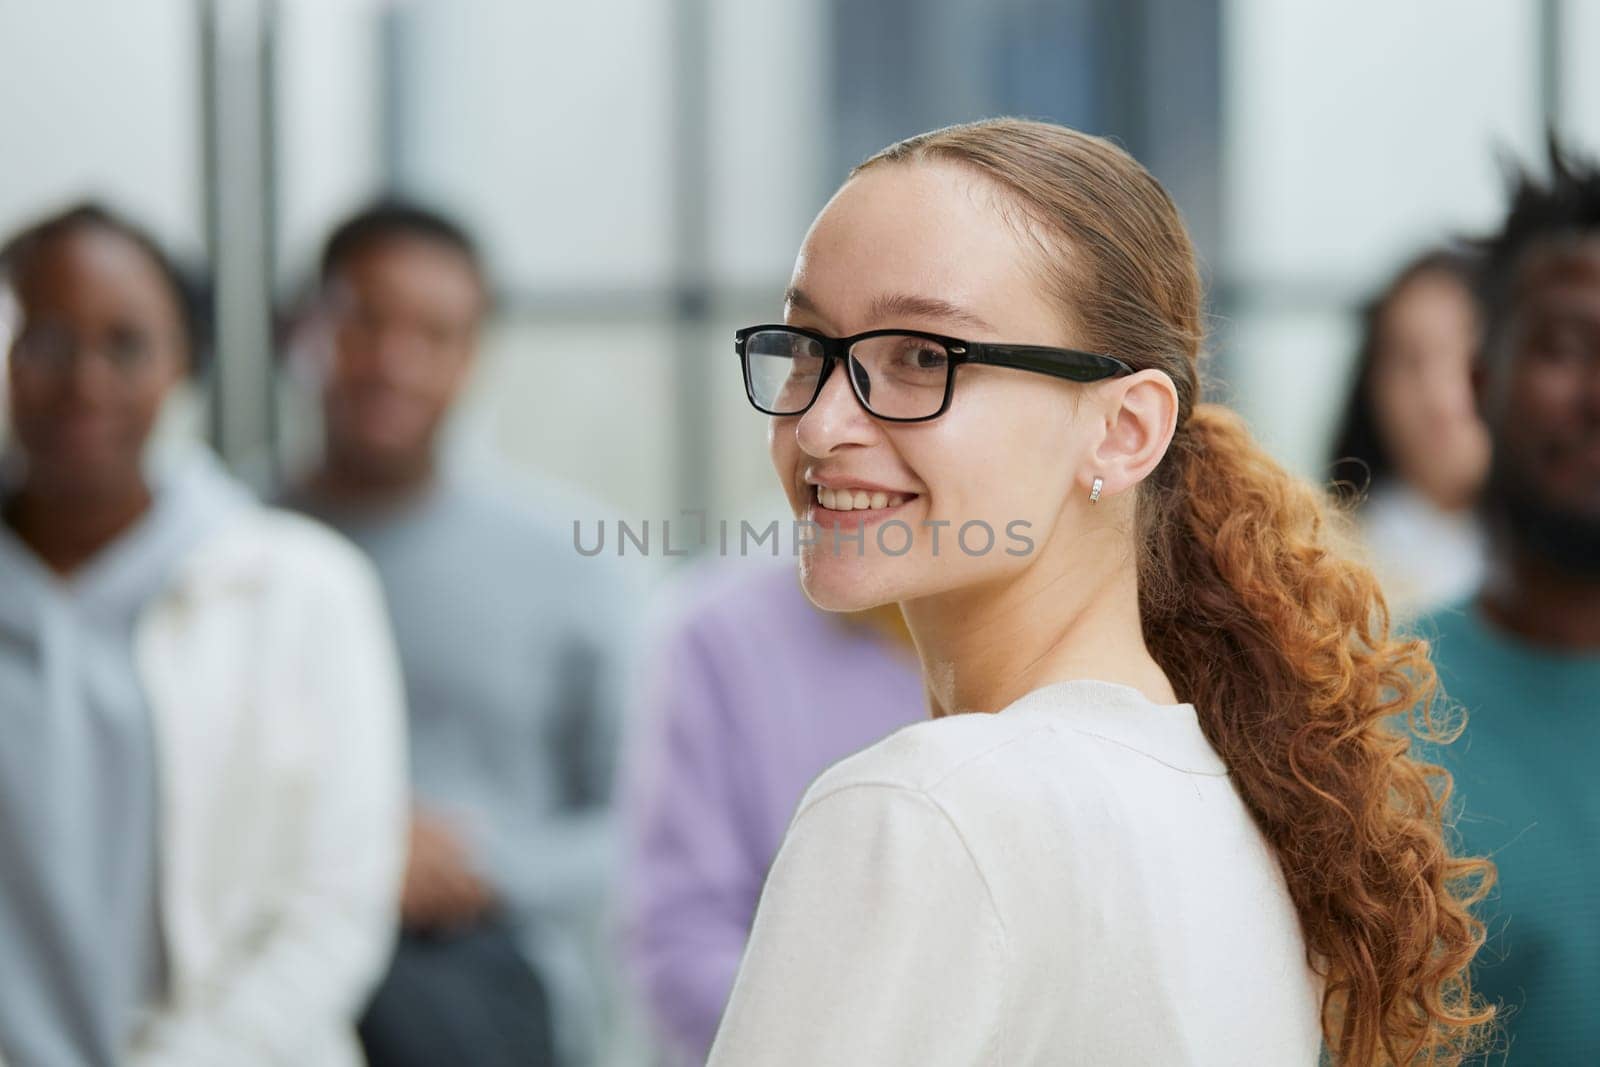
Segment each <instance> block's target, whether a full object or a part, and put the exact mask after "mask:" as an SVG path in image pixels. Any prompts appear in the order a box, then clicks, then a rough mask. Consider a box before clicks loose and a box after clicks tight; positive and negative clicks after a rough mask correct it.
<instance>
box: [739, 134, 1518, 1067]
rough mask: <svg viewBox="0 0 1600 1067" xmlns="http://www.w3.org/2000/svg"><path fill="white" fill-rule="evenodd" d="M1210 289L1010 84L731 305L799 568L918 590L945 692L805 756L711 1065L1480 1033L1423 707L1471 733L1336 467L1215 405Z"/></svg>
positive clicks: (1224, 1056) (1159, 210)
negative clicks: (1315, 463) (1338, 508)
mask: <svg viewBox="0 0 1600 1067" xmlns="http://www.w3.org/2000/svg"><path fill="white" fill-rule="evenodd" d="M1202 313H1203V308H1202V296H1201V287H1200V281H1199V277H1198V274H1197V271H1196V265H1195V257H1194V252H1193V249H1192V248H1191V246H1190V243H1189V238H1188V235H1187V233H1186V232H1185V229H1184V226H1183V223H1182V221H1181V219H1180V218H1179V216H1178V213H1177V211H1176V209H1175V208H1174V206H1173V204H1172V202H1171V200H1170V199H1169V198H1168V196H1167V195H1166V193H1165V192H1164V191H1163V190H1162V188H1161V187H1160V185H1158V184H1157V183H1156V181H1155V180H1154V179H1153V178H1152V177H1151V176H1150V175H1149V174H1148V173H1147V172H1146V171H1144V170H1143V169H1142V168H1141V167H1140V166H1139V165H1138V164H1137V163H1136V162H1135V161H1134V160H1133V159H1131V158H1130V157H1129V156H1127V155H1126V154H1125V153H1123V152H1122V151H1121V150H1119V149H1117V148H1115V147H1114V146H1112V145H1111V144H1109V143H1108V142H1106V141H1103V140H1100V139H1098V138H1094V137H1089V136H1086V135H1084V134H1080V133H1076V132H1073V131H1071V130H1067V129H1062V128H1060V127H1056V126H1052V125H1047V124H1043V123H1035V122H1023V121H1016V120H998V121H989V122H982V123H977V124H973V125H968V126H958V127H952V128H949V129H944V130H938V131H935V132H933V133H928V134H924V135H922V136H919V137H914V138H912V139H910V140H908V141H904V142H901V143H899V144H896V145H894V146H892V147H890V148H888V149H886V150H884V151H883V152H881V153H879V154H878V155H877V156H875V157H873V158H872V159H870V160H868V161H867V162H866V163H864V164H863V165H862V166H860V167H858V168H857V169H856V171H855V172H854V173H853V174H852V176H851V178H850V180H849V181H848V182H846V183H845V185H844V187H843V188H842V189H840V191H839V192H838V193H837V195H835V196H834V198H833V200H832V201H831V202H830V203H829V204H828V205H827V207H826V208H824V210H823V212H822V214H821V215H820V216H819V217H818V219H817V220H816V222H815V223H814V225H813V226H812V228H811V231H810V233H809V234H808V235H807V237H806V240H805V243H804V245H803V247H802V248H801V250H800V254H799V258H798V261H797V263H796V265H795V270H794V276H793V284H792V286H791V288H790V290H789V294H788V299H787V302H786V306H785V318H784V321H783V322H782V323H780V324H771V325H764V326H759V327H753V328H751V329H747V330H742V331H740V332H739V334H738V337H737V341H736V347H737V350H738V353H739V356H740V361H741V364H742V367H743V370H744V375H745V385H746V389H747V391H748V394H749V397H750V400H751V402H752V403H753V404H754V405H755V406H756V407H757V408H759V409H760V410H762V411H764V412H766V413H768V414H769V415H771V416H772V421H771V424H770V433H769V441H770V447H771V452H772V458H773V461H774V465H775V466H776V468H777V472H778V475H779V478H780V480H781V481H782V483H783V485H784V487H785V489H786V490H787V492H788V494H789V498H790V502H791V504H792V505H793V508H794V510H795V513H796V515H797V516H798V517H799V518H801V519H805V520H809V521H811V522H815V523H816V524H817V526H818V528H819V530H820V536H817V537H815V538H812V539H811V540H812V541H813V543H812V544H810V545H809V546H807V547H806V548H805V549H804V550H803V552H802V555H801V560H800V565H801V576H802V579H803V581H804V584H805V588H806V591H807V594H808V595H809V596H810V597H811V599H812V600H813V601H815V602H816V603H817V604H818V605H820V606H822V607H824V608H827V609H831V610H836V611H849V610H859V609H862V608H867V607H871V606H873V605H877V604H883V603H887V602H898V603H899V604H900V606H901V608H902V610H903V611H904V613H905V617H906V620H907V623H908V624H909V627H910V630H911V633H912V635H913V637H914V638H915V642H916V646H917V650H918V653H919V655H920V657H921V659H922V663H923V668H924V673H925V676H926V682H927V686H928V692H929V698H930V701H931V704H932V709H931V710H932V713H933V721H931V722H926V723H921V724H918V725H915V726H912V727H909V728H907V729H905V730H902V731H900V732H899V733H897V734H895V735H893V736H891V737H890V738H888V739H887V740H885V741H883V742H881V743H879V744H877V745H875V746H874V747H872V748H869V749H868V750H866V751H865V752H863V753H860V754H858V755H857V756H854V757H852V758H850V759H848V760H846V761H844V762H843V763H841V764H839V765H837V766H835V767H834V768H833V769H831V770H830V771H828V772H827V773H825V774H824V775H822V777H821V778H819V779H818V780H817V781H816V783H814V785H813V786H812V788H811V790H810V791H809V793H808V794H807V796H806V798H805V800H804V801H803V802H802V804H801V806H800V808H799V810H798V812H797V814H796V815H795V818H794V821H793V823H792V825H791V827H790V829H789V833H788V836H787V838H786V841H785V844H784V846H783V849H782V852H781V853H780V855H779V857H778V859H777V861H776V863H775V865H774V867H773V869H772V871H771V873H770V875H769V876H768V880H767V884H766V889H765V892H764V895H763V898H762V903H761V906H760V910H759V913H758V916H757V919H756V923H755V928H754V931H753V934H752V937H751V941H750V944H749V947H748V949H747V952H746V956H745V959H744V962H743V966H742V969H741V972H740V976H739V980H738V983H737V986H736V988H735V990H734V993H733V996H732V999H731V1001H730V1004H729V1006H728V1009H727V1013H726V1015H725V1017H724V1020H723V1025H722V1028H721V1031H720V1033H719V1036H718V1039H717V1044H716V1046H715V1047H714V1049H713V1051H712V1055H711V1062H712V1063H713V1064H716V1065H719V1067H720V1065H734V1064H737V1065H739V1067H749V1065H772V1064H795V1065H800V1064H806V1065H813V1064H828V1065H844V1064H871V1065H873V1067H891V1065H899V1064H905V1065H912V1064H915V1065H917V1067H930V1065H938V1064H950V1065H957V1064H960V1065H971V1064H980V1063H981V1064H1080V1063H1081V1064H1094V1065H1097V1067H1100V1065H1107V1064H1154V1063H1160V1064H1244V1063H1248V1064H1274V1065H1276V1064H1305V1065H1311V1064H1315V1063H1317V1061H1318V1057H1319V1055H1320V1053H1321V1046H1322V1045H1323V1044H1324V1042H1325V1043H1326V1045H1327V1048H1328V1050H1329V1052H1330V1053H1331V1055H1332V1058H1333V1059H1334V1060H1335V1061H1336V1062H1339V1063H1346V1064H1375V1063H1389V1062H1394V1063H1407V1062H1417V1061H1425V1062H1430V1063H1443V1062H1454V1061H1455V1060H1457V1059H1459V1057H1460V1055H1461V1054H1462V1051H1463V1050H1464V1049H1466V1048H1468V1047H1469V1046H1471V1045H1472V1044H1473V1043H1474V1042H1475V1041H1478V1040H1480V1039H1481V1036H1482V1033H1483V1030H1484V1025H1485V1024H1486V1023H1487V1022H1488V1020H1489V1019H1490V1017H1491V1015H1492V1012H1491V1011H1490V1010H1489V1009H1487V1008H1484V1007H1482V1006H1481V1005H1479V1004H1477V1003H1474V1001H1473V999H1472V996H1471V991H1470V987H1469V981H1468V972H1467V967H1468V964H1469V962H1470V960H1471V958H1472V955H1473V953H1474V951H1475V950H1476V948H1477V946H1478V945H1479V943H1480V942H1481V939H1482V934H1483V931H1482V928H1481V925H1480V924H1479V923H1478V922H1476V921H1475V920H1474V919H1473V917H1472V915H1471V914H1470V912H1469V907H1470V905H1471V904H1472V903H1473V901H1475V900H1476V899H1477V897H1478V896H1479V895H1480V894H1481V893H1482V892H1483V891H1484V890H1485V888H1486V887H1487V885H1488V883H1489V881H1490V879H1491V878H1492V867H1491V865H1490V864H1488V863H1487V862H1486V861H1484V860H1478V859H1468V858H1459V857H1456V856H1453V855H1452V854H1451V852H1450V850H1449V848H1448V846H1447V844H1446V841H1445V837H1444V832H1443V829H1442V826H1441V812H1442V811H1443V810H1444V808H1443V804H1444V795H1445V792H1446V790H1447V787H1448V786H1447V782H1448V780H1447V779H1446V778H1444V777H1443V776H1442V775H1441V774H1440V773H1439V772H1437V770H1436V769H1435V768H1432V767H1430V766H1427V765H1424V764H1421V763H1418V762H1415V761H1413V760H1412V759H1411V758H1409V757H1408V756H1407V743H1408V741H1407V736H1406V735H1407V732H1408V731H1407V730H1404V729H1399V728H1397V727H1396V726H1395V725H1394V721H1393V720H1394V717H1395V716H1396V715H1397V714H1398V713H1402V712H1409V713H1412V719H1411V725H1412V727H1413V728H1414V729H1415V730H1416V731H1418V732H1421V733H1425V734H1427V735H1429V736H1440V735H1441V734H1442V733H1443V732H1444V726H1443V724H1442V723H1440V722H1439V721H1438V720H1437V719H1436V718H1435V717H1434V716H1433V715H1432V714H1431V713H1430V708H1431V706H1432V700H1431V695H1432V688H1433V672H1432V669H1431V667H1430V665H1429V662H1428V659H1427V650H1426V648H1425V646H1423V645H1422V644H1420V643H1418V642H1414V641H1400V640H1395V639H1391V637H1390V636H1389V633H1388V627H1387V621H1386V617H1385V610H1384V605H1383V601H1382V598H1381V595H1380V594H1379V592H1378V589H1377V587H1376V585H1375V583H1374V581H1373V579H1372V577H1371V575H1370V574H1369V573H1368V572H1367V571H1366V570H1364V569H1362V568H1360V567H1358V566H1356V565H1354V564H1352V563H1350V562H1347V561H1346V560H1344V559H1341V558H1340V557H1339V556H1338V555H1337V554H1336V552H1335V551H1334V549H1333V548H1332V547H1330V539H1329V537H1328V536H1327V535H1326V528H1327V526H1328V524H1329V522H1330V518H1331V517H1330V514H1329V513H1328V512H1327V511H1326V510H1325V505H1324V503H1323V500H1322V498H1321V497H1320V496H1319V495H1318V493H1317V492H1316V491H1315V490H1313V489H1312V488H1310V487H1309V486H1307V485H1304V484H1302V483H1300V482H1298V481H1296V480H1295V479H1293V478H1292V477H1290V476H1289V475H1288V474H1286V473H1285V472H1284V471H1283V470H1282V469H1281V468H1279V467H1278V466H1277V465H1276V464H1275V463H1274V462H1273V461H1272V460H1271V459H1269V458H1268V457H1267V456H1266V454H1265V453H1264V452H1262V451H1261V450H1260V449H1259V448H1258V447H1257V446H1256V445H1255V444H1254V443H1253V442H1252V440H1251V438H1250V436H1249V434H1248V432H1247V431H1246V429H1245V427H1244V426H1243V424H1242V423H1241V422H1240V421H1239V419H1238V418H1237V417H1235V416H1234V415H1232V414H1230V413H1229V412H1227V411H1226V410H1224V409H1223V408H1221V407H1218V406H1216V405H1214V404H1208V403H1203V402H1202V401H1201V379H1200V374H1199V367H1198V363H1199V357H1200V349H1201V343H1202ZM840 369H842V370H843V371H844V373H834V372H835V370H840ZM1286 370H1288V372H1289V373H1292V369H1291V368H1286ZM891 524H894V530H893V532H892V534H890V535H888V536H885V535H884V532H885V530H886V529H887V528H889V527H890V525H891ZM984 527H987V528H988V530H990V531H993V532H995V533H996V534H998V533H999V532H1000V531H1003V530H1004V531H1009V532H1011V533H1012V534H1013V536H1012V537H1011V538H1009V539H1006V540H1001V539H999V538H994V539H991V538H990V537H989V536H988V535H987V534H985V533H984V530H983V528H984ZM962 531H966V534H967V536H965V537H962V536H961V534H962ZM908 535H909V536H908ZM817 689H818V692H817V699H818V700H827V699H828V698H829V693H828V665H827V664H826V663H819V664H818V665H817Z"/></svg>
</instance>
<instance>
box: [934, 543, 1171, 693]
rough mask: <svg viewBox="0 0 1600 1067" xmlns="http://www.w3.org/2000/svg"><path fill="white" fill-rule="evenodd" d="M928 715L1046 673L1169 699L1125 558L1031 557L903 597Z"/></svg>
mask: <svg viewBox="0 0 1600 1067" xmlns="http://www.w3.org/2000/svg"><path fill="white" fill-rule="evenodd" d="M902 609H903V610H904V612H905V616H906V622H907V624H908V625H909V626H910V628H911V632H912V633H913V634H914V635H915V636H916V645H917V649H918V651H919V653H920V655H921V656H922V664H923V673H924V675H925V677H926V679H927V683H928V692H929V697H930V700H931V701H932V702H933V705H934V706H933V709H932V711H933V715H934V717H935V718H937V717H939V716H942V715H949V714H956V713H960V712H966V711H1000V710H1002V709H1004V708H1005V707H1007V706H1008V705H1010V704H1011V703H1013V702H1014V701H1016V700H1017V699H1019V698H1020V697H1022V696H1025V695H1026V694H1028V693H1031V692H1033V691H1034V690H1036V689H1040V688H1042V687H1044V686H1046V685H1049V684H1051V683H1053V682H1059V681H1068V680H1072V679H1079V678H1092V679H1097V680H1100V681H1107V682H1116V683H1119V684H1122V685H1127V686H1130V687H1132V688H1134V689H1137V690H1139V691H1140V692H1142V693H1143V694H1144V695H1145V696H1146V697H1148V698H1149V699H1150V700H1151V701H1153V702H1155V703H1157V704H1174V703H1178V698H1177V695H1176V694H1175V693H1174V692H1173V689H1172V685H1171V683H1170V682H1169V681H1168V680H1167V676H1166V673H1165V672H1164V671H1162V670H1161V667H1160V666H1159V665H1158V664H1157V663H1156V662H1155V660H1154V658H1152V657H1151V655H1150V652H1149V650H1148V649H1147V648H1146V647H1145V643H1144V634H1143V631H1142V629H1141V627H1140V622H1139V592H1138V582H1137V577H1136V574H1135V572H1134V569H1133V567H1132V565H1131V564H1127V565H1124V566H1122V567H1114V568H1106V569H1102V570H1100V571H1098V572H1096V571H1095V569H1094V568H1093V567H1088V566H1085V565H1084V564H1083V562H1082V561H1077V562H1074V563H1072V564H1071V565H1070V568H1069V566H1068V564H1066V563H1065V562H1058V563H1056V564H1055V565H1054V566H1053V567H1049V566H1047V561H1044V560H1040V561H1037V562H1036V563H1035V565H1034V566H1032V567H1029V568H1028V569H1027V570H1026V571H1024V572H1023V573H1022V574H1021V575H1019V576H1016V577H1015V578H1013V579H1010V580H1007V581H1004V582H996V583H989V584H984V585H980V586H973V587H968V588H965V589H961V590H956V591H952V592H949V593H941V594H936V595H933V596H928V597H923V598H920V599H917V600H911V601H907V602H905V603H904V604H903V605H902Z"/></svg>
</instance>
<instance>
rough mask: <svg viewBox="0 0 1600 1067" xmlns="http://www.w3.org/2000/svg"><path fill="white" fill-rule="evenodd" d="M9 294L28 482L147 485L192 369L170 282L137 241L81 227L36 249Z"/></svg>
mask: <svg viewBox="0 0 1600 1067" xmlns="http://www.w3.org/2000/svg"><path fill="white" fill-rule="evenodd" d="M14 287H15V290H16V292H15V296H16V300H17V303H18V304H19V305H20V313H21V321H20V323H19V327H20V328H19V329H18V331H17V334H16V337H15V339H14V341H13V344H12V348H11V353H10V359H9V361H8V375H9V384H10V390H9V397H10V416H11V424H12V428H13V432H14V434H15V437H16V440H17V443H18V445H19V446H20V448H21V451H22V453H23V454H24V456H25V457H26V459H27V468H28V475H27V477H28V482H29V485H30V486H31V487H33V488H34V489H36V490H38V491H43V492H49V493H52V494H56V493H68V494H74V495H77V494H81V495H98V494H103V493H107V492H117V491H121V490H125V489H127V488H128V487H129V486H134V485H140V484H142V474H141V471H140V462H141V459H142V456H143V452H144V446H145V442H146V441H147V440H148V439H149V437H150V432H151V430H152V429H153V428H154V426H155V423H156V419H157V417H158V416H159V415H160V412H161V405H162V402H163V400H164V399H165V398H166V395H167V392H168V391H169V390H170V389H171V388H172V386H173V385H174V384H175V383H176V382H177V381H178V380H179V379H180V378H181V376H182V374H183V371H184V367H185V365H186V360H187V352H186V347H185V346H186V340H185V337H184V331H183V320H182V312H181V310H180V309H179V307H178V303H177V299H176V297H175V296H174V294H173V292H172V289H171V287H170V285H169V284H168V283H167V281H166V279H165V278H164V277H163V275H162V274H161V272H160V270H159V269H158V268H157V267H156V266H155V265H154V264H152V263H151V262H150V259H149V257H148V256H147V255H146V254H145V253H144V251H143V250H141V249H140V248H139V247H138V246H137V245H135V244H134V243H133V242H131V241H129V240H128V239H126V238H124V237H122V236H121V235H120V234H117V233H114V232H112V231H108V230H103V229H98V228H94V227H82V228H79V229H76V230H73V231H70V232H68V233H66V234H63V235H62V236H59V237H57V238H55V239H53V240H51V241H50V242H49V243H48V244H46V245H45V246H44V247H42V248H40V249H39V250H38V253H37V254H36V255H34V256H33V257H32V258H31V259H29V260H28V261H27V262H25V263H23V264H22V265H21V268H20V270H19V276H18V277H16V278H15V279H14Z"/></svg>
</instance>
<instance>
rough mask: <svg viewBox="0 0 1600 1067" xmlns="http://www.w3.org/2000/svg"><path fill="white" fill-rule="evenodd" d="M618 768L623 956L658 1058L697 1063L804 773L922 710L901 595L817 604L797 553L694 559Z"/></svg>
mask: <svg viewBox="0 0 1600 1067" xmlns="http://www.w3.org/2000/svg"><path fill="white" fill-rule="evenodd" d="M690 580H691V581H692V583H693V585H694V588H695V592H694V594H693V595H692V597H691V599H690V602H689V603H688V604H687V605H685V606H684V607H683V608H681V609H680V610H679V611H677V612H676V613H675V615H674V616H673V618H672V621H671V623H670V625H668V626H667V627H665V628H664V630H663V631H662V632H661V636H660V638H659V640H658V641H657V642H656V643H655V644H654V647H653V649H652V653H651V656H650V660H651V667H650V669H649V670H648V671H647V672H646V674H645V678H644V684H643V685H642V686H641V687H640V692H641V693H642V694H646V696H645V699H646V700H647V701H648V705H647V707H646V708H644V709H643V713H642V714H641V715H639V716H638V717H637V720H636V721H638V722H639V724H640V726H639V730H638V733H637V734H636V736H635V737H633V738H632V739H631V741H630V744H629V745H628V749H627V751H628V759H627V762H626V764H625V771H624V773H623V775H622V776H621V790H622V797H623V804H622V808H623V811H624V813H625V821H626V841H627V851H628V858H629V863H628V866H627V868H626V881H625V887H626V888H625V890H624V892H625V894H626V896H625V901H624V905H623V907H624V936H625V939H626V942H625V943H626V953H627V965H628V970H629V972H630V974H631V977H632V978H633V980H634V983H635V985H636V986H638V987H639V988H640V989H641V990H642V991H643V993H644V996H645V999H646V1002H647V1004H648V1007H649V1013H650V1018H651V1021H652V1022H653V1023H654V1027H655V1030H656V1032H657V1033H658V1034H659V1035H660V1037H661V1038H662V1040H663V1043H664V1045H665V1046H666V1050H667V1052H668V1055H669V1059H670V1062H675V1063H676V1062H681V1063H696V1064H699V1063H704V1062H705V1059H706V1055H707V1053H708V1052H709V1051H710V1049H711V1039H712V1037H713V1036H714V1035H715V1033H716V1029H717V1022H718V1020H719V1019H720V1018H721V1016H722V1009H723V1006H724V1005H725V1004H726V1003H727V1000H728V993H729V991H730V990H731V989H732V988H733V979H734V975H735V973H736V972H737V971H738V968H739V957H740V955H741V954H742V953H743V952H744V946H745V941H746V940H747V939H748V937H749V935H750V923H751V920H752V919H753V918H754V917H755V911H756V901H757V899H758V898H759V897H760V895H761V885H762V882H763V881H765V879H766V876H767V869H768V868H769V867H770V866H771V865H772V859H773V857H774V856H776V855H777V853H778V846H779V844H780V843H781V842H782V840H783V832H784V829H785V827H787V826H788V825H789V820H790V819H791V818H792V817H793V815H794V811H795V807H796V806H797V805H798V804H799V802H800V798H801V796H803V795H804V793H805V790H806V787H807V786H808V785H810V784H811V781H812V779H814V778H815V777H816V776H817V775H818V774H820V773H822V771H824V770H825V769H827V768H828V767H829V766H830V765H832V764H833V763H835V762H836V761H838V760H840V759H842V758H844V757H845V756H848V755H850V754H851V753H853V752H856V751H857V750H859V749H862V748H865V747H866V746H867V745H870V744H872V743H873V742H874V741H877V740H879V739H881V738H883V737H885V736H887V735H888V734H890V733H892V732H893V731H894V730H896V729H898V728H899V727H901V726H905V725H907V724H909V723H912V722H915V721H917V720H919V719H922V718H924V717H926V715H927V696H926V691H925V690H924V689H923V685H922V674H921V671H920V670H919V668H918V664H917V661H916V655H915V651H914V650H913V649H912V647H911V639H910V634H909V633H908V632H907V631H906V629H905V620H904V619H903V618H901V615H900V608H899V606H898V605H896V604H886V605H883V606H882V607H879V608H875V609H873V610H871V611H867V612H861V613H859V614H856V615H841V616H834V615H829V614H827V613H825V612H822V611H819V610H817V608H815V607H814V606H813V605H812V604H811V603H810V601H808V600H807V599H806V597H805V593H804V592H803V591H802V589H801V588H800V583H799V581H798V580H797V578H796V576H795V572H794V566H793V564H787V565H785V564H778V565H757V566H756V567H755V569H753V570H752V569H749V568H746V567H727V568H725V569H723V570H721V571H720V572H718V571H710V570H706V569H701V570H698V571H697V572H695V573H693V574H692V575H691V578H690Z"/></svg>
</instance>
